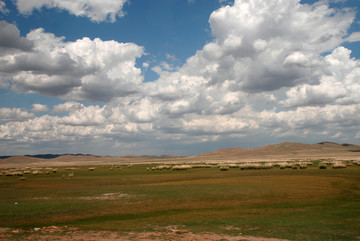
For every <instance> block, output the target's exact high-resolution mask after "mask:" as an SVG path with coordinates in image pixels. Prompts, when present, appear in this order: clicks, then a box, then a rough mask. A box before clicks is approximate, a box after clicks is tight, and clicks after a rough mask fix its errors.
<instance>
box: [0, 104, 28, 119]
mask: <svg viewBox="0 0 360 241" xmlns="http://www.w3.org/2000/svg"><path fill="white" fill-rule="evenodd" d="M34 117H35V116H34V114H33V113H29V112H28V111H26V110H24V109H21V108H4V107H2V108H0V121H21V120H26V119H32V118H34Z"/></svg>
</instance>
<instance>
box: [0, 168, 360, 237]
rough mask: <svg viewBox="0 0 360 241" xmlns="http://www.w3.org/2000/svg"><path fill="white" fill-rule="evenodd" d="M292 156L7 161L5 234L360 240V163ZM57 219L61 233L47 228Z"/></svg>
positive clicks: (0, 212)
mask: <svg viewBox="0 0 360 241" xmlns="http://www.w3.org/2000/svg"><path fill="white" fill-rule="evenodd" d="M288 164H289V165H288V166H287V167H284V168H283V169H281V168H280V166H281V165H282V164H281V163H278V164H277V165H275V166H272V168H270V169H262V168H244V167H245V166H244V165H245V164H241V163H236V164H233V165H231V164H230V163H225V164H224V163H222V164H221V166H222V168H224V170H226V169H227V168H228V171H220V168H219V167H218V166H217V165H215V164H207V165H205V164H202V166H200V165H198V166H197V167H198V168H189V167H186V168H183V169H185V170H178V171H175V170H172V169H171V168H173V169H176V168H174V167H173V166H172V167H169V166H168V165H162V166H161V167H160V166H159V165H155V164H139V165H132V166H125V165H123V166H120V165H99V166H91V167H95V170H94V169H91V167H89V166H74V167H73V168H69V167H67V168H66V167H58V168H57V170H53V169H50V168H49V169H38V170H37V171H39V173H38V174H36V175H33V174H24V175H23V176H6V175H5V172H10V171H13V172H15V171H18V170H15V169H13V170H9V169H2V173H3V174H4V175H2V176H1V177H0V227H3V228H2V229H0V232H1V233H2V234H1V235H2V237H1V236H0V238H2V239H5V240H6V239H9V240H16V239H18V240H24V239H28V240H29V239H33V240H40V239H41V238H40V237H42V236H43V237H45V236H46V239H49V237H50V239H51V237H52V238H53V239H55V238H59V237H68V236H66V235H75V233H76V232H77V233H79V232H84V231H86V232H87V233H88V234H89V233H91V232H93V233H97V235H98V234H99V232H100V231H101V232H103V234H104V235H105V236H106V235H113V237H116V238H119V237H127V238H128V240H140V239H141V238H140V237H139V236H136V234H138V235H140V234H142V235H143V234H149V233H151V234H153V236H151V235H150V236H146V238H145V239H156V240H161V239H167V240H168V239H173V240H181V239H182V240H187V237H188V239H195V240H196V239H198V240H199V239H202V238H199V237H203V238H204V236H201V235H209V233H211V235H212V236H213V237H216V238H214V239H210V238H209V240H220V239H221V238H223V239H225V240H226V239H227V240H231V237H237V239H234V240H256V239H250V238H249V237H250V236H251V237H267V238H278V239H288V240H360V223H359V219H360V166H356V165H350V164H351V162H346V163H344V164H347V165H348V166H347V167H346V168H336V169H334V168H332V167H331V166H330V165H329V166H326V167H327V168H326V169H319V165H320V164H319V161H314V162H313V165H312V166H307V168H306V169H300V166H303V164H304V165H305V164H306V163H303V164H301V163H296V162H291V163H290V162H289V163H288ZM290 164H291V165H290ZM258 165H260V166H261V167H265V163H259V164H258ZM325 165H326V164H325ZM333 165H334V163H333ZM187 166H188V165H187ZM224 166H225V167H224ZM295 166H296V169H295ZM178 167H179V166H178ZM226 167H227V168H226ZM89 168H90V169H89ZM152 168H154V169H161V170H154V171H152V170H151V169H152ZM179 169H181V168H179ZM25 171H26V170H25ZM32 171H33V170H32ZM54 171H55V172H54ZM46 172H49V174H46ZM20 179H26V180H20ZM51 226H55V231H53V232H47V231H46V230H49V227H51ZM43 227H48V228H43ZM60 227H61V228H60ZM34 228H35V229H36V228H43V229H44V230H45V231H42V229H40V230H39V231H34ZM75 228H76V230H77V231H72V230H75ZM1 230H2V231H1ZM36 230H37V229H36ZM50 230H51V228H50ZM69 232H70V233H71V232H74V233H72V234H69ZM204 232H206V233H204ZM169 233H171V235H173V236H166V235H169ZM115 234H116V235H115ZM155 234H156V235H155ZM190 234H191V235H200V236H189V235H190ZM114 235H115V236H114ZM134 235H135V236H134ZM216 235H217V236H216ZM74 237H75V236H74ZM144 237H145V236H144ZM116 238H114V240H115V239H116ZM247 238H249V239H247ZM88 239H90V238H89V237H88ZM97 239H98V240H100V239H99V237H98V238H97ZM44 240H45V239H44ZM78 240H80V239H78ZM85 240H87V239H86V238H85ZM104 240H106V239H104ZM108 240H109V239H108ZM259 240H261V239H259ZM264 240H265V239H264Z"/></svg>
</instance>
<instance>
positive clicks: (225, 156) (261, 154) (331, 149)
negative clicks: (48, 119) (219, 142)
mask: <svg viewBox="0 0 360 241" xmlns="http://www.w3.org/2000/svg"><path fill="white" fill-rule="evenodd" d="M324 158H332V159H357V160H360V145H353V144H348V143H343V144H338V143H334V142H326V141H325V142H320V143H316V144H303V143H296V142H283V143H280V144H273V145H266V146H262V147H257V148H253V149H243V148H230V149H221V150H217V151H213V152H209V153H204V154H200V155H196V156H192V157H179V156H170V155H161V156H152V155H142V156H135V155H129V156H120V157H112V156H99V155H90V154H39V155H26V156H3V157H0V167H26V166H76V165H100V164H113V163H118V164H121V163H164V162H168V161H180V162H186V161H205V160H263V161H266V160H286V159H287V160H288V159H324Z"/></svg>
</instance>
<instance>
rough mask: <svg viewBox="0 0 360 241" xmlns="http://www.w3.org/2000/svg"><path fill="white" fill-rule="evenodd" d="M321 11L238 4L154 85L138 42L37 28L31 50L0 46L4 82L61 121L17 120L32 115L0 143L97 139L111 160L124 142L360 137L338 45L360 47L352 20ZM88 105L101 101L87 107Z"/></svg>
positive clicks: (347, 56)
mask: <svg viewBox="0 0 360 241" xmlns="http://www.w3.org/2000/svg"><path fill="white" fill-rule="evenodd" d="M324 3H325V1H321V2H318V3H316V4H314V5H308V4H301V3H300V1H298V0H288V1H267V0H246V1H245V0H237V1H235V2H234V4H233V5H231V6H230V5H229V6H223V7H221V8H220V9H218V10H217V11H214V12H213V13H212V14H211V16H210V19H209V23H210V25H211V30H212V34H213V40H212V41H211V42H209V43H207V44H205V46H204V47H203V48H202V49H200V50H198V51H197V52H196V53H195V54H194V55H193V56H191V57H189V58H188V59H187V61H186V63H185V64H184V65H183V66H181V67H179V68H176V69H175V68H173V66H171V65H170V64H168V63H165V62H164V63H161V64H160V65H159V66H155V67H153V68H152V70H153V71H155V72H157V73H158V75H159V78H158V79H157V80H156V81H153V82H143V79H142V78H143V77H142V75H141V70H140V69H138V68H136V67H135V66H136V65H135V64H136V63H135V61H136V58H139V57H141V56H142V55H143V54H144V52H143V51H144V50H143V48H142V47H140V46H138V45H136V44H132V43H118V42H115V41H102V40H100V39H93V40H91V39H89V38H83V39H79V40H77V41H74V42H66V41H65V39H64V38H62V37H57V36H54V35H53V34H50V33H46V32H45V31H44V30H42V29H36V30H33V31H31V32H30V33H28V35H27V36H26V38H23V39H25V40H27V41H29V43H31V44H32V45H31V48H29V49H26V50H25V49H21V48H19V47H16V48H10V47H7V49H8V50H9V53H7V54H6V55H4V56H1V57H0V61H1V65H0V71H1V74H2V76H5V75H7V76H10V77H11V78H9V80H11V84H12V88H13V90H16V91H26V92H30V93H31V92H37V93H40V94H47V95H52V96H58V97H60V98H63V99H66V102H64V103H62V104H59V105H56V106H54V107H53V109H52V114H59V113H61V115H59V116H56V115H43V116H41V117H36V118H35V117H34V116H33V114H32V113H29V112H27V111H26V110H20V109H19V110H12V112H19V113H22V112H23V113H22V114H23V115H24V116H26V113H27V114H28V115H27V116H28V117H22V118H23V119H22V120H23V121H11V122H8V123H5V124H2V125H0V138H5V139H6V138H12V139H16V140H18V141H19V142H21V141H24V143H25V142H26V141H28V140H32V141H34V142H38V143H41V142H45V141H46V142H47V143H49V141H51V140H52V141H64V142H69V143H71V142H75V141H76V142H77V143H89V140H91V139H93V140H95V139H96V140H101V142H102V143H107V144H109V143H113V144H112V145H113V146H114V148H115V149H116V150H117V149H118V148H120V147H121V146H124V145H125V143H127V144H126V146H127V147H129V148H130V147H131V148H134V151H135V152H136V151H138V148H139V146H141V147H143V148H148V149H146V150H150V149H152V148H153V147H154V145H156V142H159V143H162V144H168V142H171V143H181V144H183V143H188V144H189V143H191V144H193V143H196V142H202V141H214V142H216V141H219V140H227V141H229V142H230V140H240V139H241V140H243V141H244V142H246V141H248V139H249V138H248V136H253V137H254V138H261V139H264V138H269V139H271V140H272V141H274V138H282V137H284V138H288V137H303V138H307V137H311V136H313V138H315V137H314V135H316V136H320V137H321V139H326V138H327V137H329V138H337V137H339V138H342V137H343V136H348V137H349V138H350V139H351V138H353V139H356V136H357V137H358V136H359V132H358V131H355V132H354V131H353V130H354V129H355V130H358V126H359V125H360V122H359V120H360V116H359V113H360V111H359V110H360V107H359V103H360V85H359V79H360V62H359V60H358V59H354V58H352V57H351V51H350V50H349V49H346V48H345V47H341V46H340V45H341V44H342V43H343V42H346V41H355V40H356V39H357V35H356V34H353V35H350V37H349V34H348V33H347V30H348V28H349V27H350V25H351V24H352V22H353V20H354V12H352V11H350V10H339V9H332V8H330V7H329V6H328V5H326V4H324ZM11 27H12V28H13V29H14V27H15V26H14V25H13V26H11ZM15 30H16V27H15ZM13 32H14V33H15V34H14V36H16V38H17V39H20V37H19V35H18V34H17V33H16V31H13ZM167 58H168V60H171V59H172V55H168V56H167ZM35 59H43V61H41V62H36V61H34V60H35ZM142 67H143V68H144V69H147V68H148V67H149V63H144V64H143V66H142ZM64 73H66V74H64ZM7 78H8V77H7ZM70 100H71V101H70ZM83 100H91V101H104V103H103V105H89V106H85V104H82V103H81V101H83ZM3 111H4V113H5V112H6V111H8V112H11V111H10V110H8V109H6V110H3ZM8 115H9V114H8ZM13 115H15V114H13ZM18 115H19V116H20V114H18ZM9 119H13V120H19V119H21V118H19V117H14V118H9ZM90 143H91V142H90ZM107 146H108V145H107ZM93 147H94V148H97V144H94V145H93ZM127 150H128V149H127ZM137 153H138V152H137Z"/></svg>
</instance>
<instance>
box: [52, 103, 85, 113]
mask: <svg viewBox="0 0 360 241" xmlns="http://www.w3.org/2000/svg"><path fill="white" fill-rule="evenodd" d="M83 107H84V105H83V104H81V103H78V102H71V101H70V102H65V103H63V104H59V105H55V106H54V107H53V109H52V112H53V113H64V112H72V111H76V110H80V109H82V108H83Z"/></svg>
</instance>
